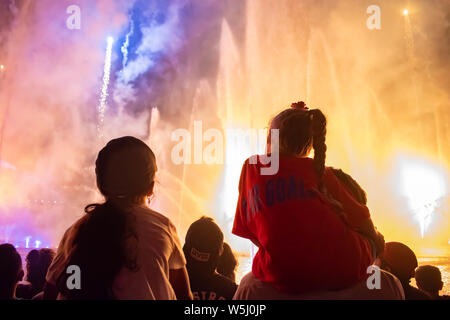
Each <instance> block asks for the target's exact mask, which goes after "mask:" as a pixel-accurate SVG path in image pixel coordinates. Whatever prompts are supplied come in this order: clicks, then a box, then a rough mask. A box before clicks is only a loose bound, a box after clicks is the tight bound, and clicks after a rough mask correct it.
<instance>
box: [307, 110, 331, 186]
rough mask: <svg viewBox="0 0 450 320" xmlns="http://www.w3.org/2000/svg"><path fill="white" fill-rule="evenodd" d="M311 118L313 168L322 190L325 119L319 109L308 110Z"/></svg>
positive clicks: (325, 146) (324, 155) (325, 147)
mask: <svg viewBox="0 0 450 320" xmlns="http://www.w3.org/2000/svg"><path fill="white" fill-rule="evenodd" d="M309 113H310V114H311V120H312V137H313V139H312V140H313V149H314V168H315V170H316V174H317V178H318V179H319V190H321V191H322V190H323V174H324V172H325V158H326V152H327V145H326V144H325V138H326V133H327V119H326V118H325V115H324V114H323V113H322V111H320V110H319V109H314V110H310V111H309Z"/></svg>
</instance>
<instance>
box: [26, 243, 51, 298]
mask: <svg viewBox="0 0 450 320" xmlns="http://www.w3.org/2000/svg"><path fill="white" fill-rule="evenodd" d="M54 256H55V252H54V251H53V250H52V249H47V248H43V249H40V250H31V251H30V252H29V253H28V255H27V257H26V259H25V260H26V262H27V278H26V280H27V281H28V282H30V283H31V285H32V286H33V291H35V292H36V293H38V292H40V291H42V288H43V287H44V284H45V276H46V274H47V270H48V268H49V267H50V264H51V263H52V261H53V258H54Z"/></svg>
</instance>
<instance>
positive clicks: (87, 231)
mask: <svg viewBox="0 0 450 320" xmlns="http://www.w3.org/2000/svg"><path fill="white" fill-rule="evenodd" d="M85 213H86V215H85V216H84V217H83V218H82V220H81V222H80V224H79V227H78V228H77V229H76V230H74V235H73V237H72V243H71V248H72V251H71V252H70V258H69V261H68V262H67V265H66V268H67V267H68V266H70V265H76V266H78V267H79V268H80V270H81V273H82V276H81V290H68V288H67V284H66V281H67V277H68V276H69V275H67V274H66V272H65V270H64V272H63V273H62V274H61V275H60V279H59V281H58V288H59V290H60V292H61V293H63V294H64V296H65V297H66V298H67V299H69V300H78V299H82V300H91V299H95V300H98V299H100V300H105V299H114V298H115V297H114V294H113V283H114V279H115V277H116V275H117V274H118V273H119V272H120V270H121V269H122V267H125V268H128V269H130V270H135V269H136V268H137V264H136V256H135V253H136V252H135V250H130V249H132V248H130V246H129V245H127V243H128V244H129V243H130V241H127V240H129V239H130V238H132V237H135V238H136V235H135V234H134V232H133V229H134V228H133V227H132V222H133V221H132V215H131V214H130V213H129V212H126V211H125V209H122V208H120V206H119V205H118V204H115V203H113V202H111V201H109V200H108V201H107V202H105V203H103V204H90V205H88V206H86V208H85Z"/></svg>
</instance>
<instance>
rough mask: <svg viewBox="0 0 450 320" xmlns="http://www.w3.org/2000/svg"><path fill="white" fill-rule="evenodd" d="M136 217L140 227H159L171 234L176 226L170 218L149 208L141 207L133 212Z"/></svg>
mask: <svg viewBox="0 0 450 320" xmlns="http://www.w3.org/2000/svg"><path fill="white" fill-rule="evenodd" d="M133 213H134V215H135V216H136V219H137V223H138V225H140V224H143V225H148V224H151V225H155V226H159V227H161V228H163V229H165V230H166V231H168V232H169V233H171V232H172V231H173V230H174V229H175V226H174V224H173V222H172V221H171V220H170V218H169V217H167V216H165V215H163V214H162V213H159V212H158V211H155V210H153V209H151V208H149V207H147V206H139V207H136V208H135V209H134V210H133Z"/></svg>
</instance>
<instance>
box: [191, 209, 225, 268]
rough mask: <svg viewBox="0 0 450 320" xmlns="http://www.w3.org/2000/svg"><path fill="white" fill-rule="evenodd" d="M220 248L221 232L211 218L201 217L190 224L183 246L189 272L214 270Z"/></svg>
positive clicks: (221, 242)
mask: <svg viewBox="0 0 450 320" xmlns="http://www.w3.org/2000/svg"><path fill="white" fill-rule="evenodd" d="M222 247H223V233H222V230H220V228H219V226H218V225H217V224H216V223H215V222H214V220H213V219H212V218H208V217H202V218H200V219H199V220H197V221H195V222H194V223H192V224H191V226H190V227H189V229H188V231H187V233H186V241H185V243H184V246H183V251H184V255H185V257H186V261H187V268H188V270H189V272H192V271H193V270H208V271H213V270H215V269H216V267H217V264H218V260H219V256H220V253H221V251H222Z"/></svg>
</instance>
